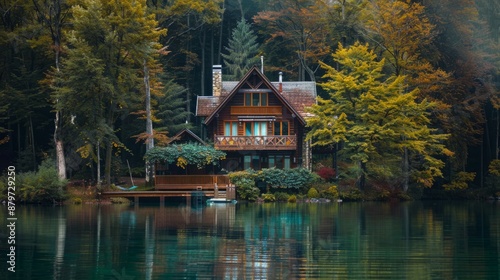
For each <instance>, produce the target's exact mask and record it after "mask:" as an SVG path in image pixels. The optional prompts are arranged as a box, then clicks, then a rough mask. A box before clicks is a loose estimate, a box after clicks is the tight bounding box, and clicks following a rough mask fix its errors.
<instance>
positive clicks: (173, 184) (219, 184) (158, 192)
mask: <svg viewBox="0 0 500 280" xmlns="http://www.w3.org/2000/svg"><path fill="white" fill-rule="evenodd" d="M101 196H102V197H103V198H112V197H125V198H128V199H132V200H133V201H134V202H135V203H136V204H137V203H139V199H140V198H159V200H160V204H161V205H163V204H164V202H165V198H166V197H185V198H186V201H187V202H190V201H191V197H192V196H196V197H197V198H200V197H206V198H224V199H230V200H233V199H236V189H235V186H234V185H232V184H231V183H230V182H229V177H228V176H227V175H156V177H155V190H154V191H109V192H103V193H102V194H101Z"/></svg>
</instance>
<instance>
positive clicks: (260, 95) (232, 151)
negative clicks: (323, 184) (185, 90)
mask: <svg viewBox="0 0 500 280" xmlns="http://www.w3.org/2000/svg"><path fill="white" fill-rule="evenodd" d="M315 103H316V84H315V83H314V82H284V81H282V75H281V73H280V78H279V81H277V82H271V81H269V80H268V79H267V77H266V76H265V75H264V74H263V73H262V72H261V71H260V70H259V69H258V68H257V67H253V68H252V69H250V70H249V71H248V72H247V74H246V75H245V76H244V77H243V78H242V79H241V80H240V81H223V80H222V69H221V66H220V65H215V66H214V67H213V95H212V96H199V97H198V99H197V107H196V115H197V116H198V117H201V118H202V123H203V132H202V136H201V138H202V139H203V140H204V141H207V142H213V143H214V146H215V148H216V149H219V150H222V151H224V152H226V154H227V157H226V159H225V160H224V161H223V162H222V163H221V167H222V168H224V169H226V170H227V171H236V170H245V169H248V168H252V169H255V170H259V169H262V168H271V167H276V168H283V169H288V168H295V167H304V168H309V169H310V168H311V146H310V143H308V142H307V141H305V134H306V127H305V125H306V121H305V119H306V117H307V113H306V111H305V108H307V107H309V106H311V105H313V104H315Z"/></svg>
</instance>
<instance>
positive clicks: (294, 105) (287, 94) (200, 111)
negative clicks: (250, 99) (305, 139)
mask: <svg viewBox="0 0 500 280" xmlns="http://www.w3.org/2000/svg"><path fill="white" fill-rule="evenodd" d="M253 75H258V76H259V77H260V78H261V79H262V81H263V83H264V84H265V85H266V87H267V88H269V89H271V90H272V91H273V92H274V93H275V95H276V97H277V98H278V99H279V100H280V101H281V102H282V103H283V104H284V105H285V106H286V107H287V108H288V109H289V110H290V111H291V112H292V113H293V114H295V115H296V116H297V118H298V119H299V121H300V122H302V123H303V124H305V118H306V117H307V115H308V114H307V113H306V111H305V108H306V107H309V106H311V105H313V104H316V83H314V82H282V83H281V86H282V92H281V93H280V92H279V91H278V89H277V87H279V82H270V81H269V80H268V79H267V77H266V76H264V75H263V74H262V73H261V72H260V71H259V70H258V68H257V67H255V66H254V67H253V68H251V69H250V70H249V71H248V72H247V74H246V75H245V76H244V77H243V78H242V79H241V80H240V81H239V82H234V81H229V82H224V81H223V82H222V93H221V96H198V100H197V101H198V103H197V105H196V115H197V116H201V117H207V118H206V119H205V123H209V122H211V121H212V119H213V118H214V117H215V116H216V115H217V113H218V112H220V110H222V108H224V107H225V106H226V104H227V103H229V101H230V100H231V99H232V97H233V96H234V95H235V94H236V93H237V92H238V90H239V89H240V88H241V87H242V85H243V84H244V83H245V82H246V81H247V80H248V79H249V77H251V76H253Z"/></svg>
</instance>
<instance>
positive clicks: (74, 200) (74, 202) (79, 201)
mask: <svg viewBox="0 0 500 280" xmlns="http://www.w3.org/2000/svg"><path fill="white" fill-rule="evenodd" d="M82 202H83V201H82V199H81V198H79V197H75V198H73V204H82Z"/></svg>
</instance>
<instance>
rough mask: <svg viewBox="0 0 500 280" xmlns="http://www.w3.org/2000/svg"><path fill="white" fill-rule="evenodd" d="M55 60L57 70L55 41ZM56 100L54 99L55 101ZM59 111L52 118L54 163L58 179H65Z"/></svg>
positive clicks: (57, 51)
mask: <svg viewBox="0 0 500 280" xmlns="http://www.w3.org/2000/svg"><path fill="white" fill-rule="evenodd" d="M55 49H56V51H55V55H56V57H55V60H56V71H57V72H59V56H60V50H59V44H58V43H56V47H55ZM57 102H58V101H57V100H56V103H57ZM60 114H61V112H60V111H59V110H56V116H55V119H54V144H55V146H56V163H57V174H58V175H59V179H61V180H65V179H66V157H65V156H64V144H63V141H62V139H61V128H60V125H61V118H60Z"/></svg>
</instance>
